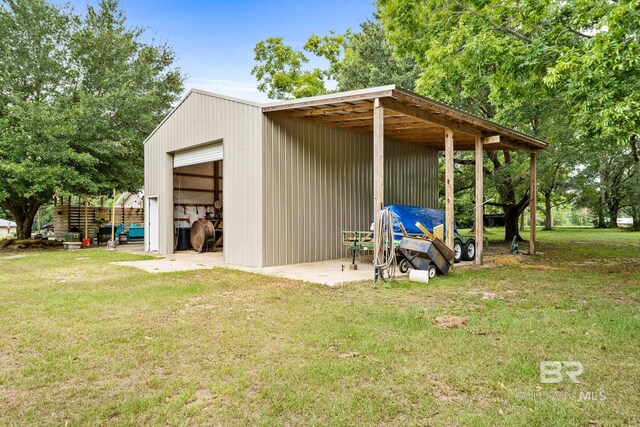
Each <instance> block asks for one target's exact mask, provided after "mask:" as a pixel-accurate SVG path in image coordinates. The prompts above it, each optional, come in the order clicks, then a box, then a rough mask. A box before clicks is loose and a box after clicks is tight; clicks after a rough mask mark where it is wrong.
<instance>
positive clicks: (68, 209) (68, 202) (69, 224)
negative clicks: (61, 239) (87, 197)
mask: <svg viewBox="0 0 640 427" xmlns="http://www.w3.org/2000/svg"><path fill="white" fill-rule="evenodd" d="M70 231H71V196H69V199H68V200H67V232H70Z"/></svg>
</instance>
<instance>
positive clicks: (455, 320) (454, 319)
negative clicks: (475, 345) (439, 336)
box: [434, 314, 469, 329]
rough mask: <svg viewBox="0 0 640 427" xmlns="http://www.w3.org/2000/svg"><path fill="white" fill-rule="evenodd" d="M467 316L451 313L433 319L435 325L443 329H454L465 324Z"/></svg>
mask: <svg viewBox="0 0 640 427" xmlns="http://www.w3.org/2000/svg"><path fill="white" fill-rule="evenodd" d="M467 320H469V318H468V317H458V316H452V315H449V314H448V315H446V316H438V317H436V318H435V319H434V321H435V324H436V326H439V327H441V328H444V329H456V328H459V327H460V326H462V325H466V324H467Z"/></svg>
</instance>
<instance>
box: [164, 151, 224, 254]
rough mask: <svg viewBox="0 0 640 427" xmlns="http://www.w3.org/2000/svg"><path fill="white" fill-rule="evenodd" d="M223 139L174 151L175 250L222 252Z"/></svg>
mask: <svg viewBox="0 0 640 427" xmlns="http://www.w3.org/2000/svg"><path fill="white" fill-rule="evenodd" d="M222 171H223V159H222V143H221V142H220V143H215V144H210V145H206V146H203V147H198V148H196V149H192V150H188V151H184V152H177V153H174V168H173V224H174V251H189V250H193V251H196V252H222V250H223V246H224V242H223V228H224V224H223V194H222V179H223V176H222V173H223V172H222Z"/></svg>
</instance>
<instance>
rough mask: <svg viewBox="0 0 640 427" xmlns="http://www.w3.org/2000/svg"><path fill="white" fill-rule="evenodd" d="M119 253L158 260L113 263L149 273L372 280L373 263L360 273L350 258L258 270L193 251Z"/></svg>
mask: <svg viewBox="0 0 640 427" xmlns="http://www.w3.org/2000/svg"><path fill="white" fill-rule="evenodd" d="M116 250H118V251H123V252H129V253H136V254H145V255H151V256H154V257H155V259H152V260H145V261H123V262H114V263H112V264H114V265H124V266H129V267H135V268H140V269H142V270H144V271H147V272H149V273H168V272H175V271H190V270H204V269H212V268H232V269H235V270H241V271H247V272H251V273H259V274H266V275H267V276H274V277H282V278H286V279H292V280H301V281H304V282H311V283H319V284H323V285H328V286H335V285H339V284H341V283H347V282H355V281H361V280H373V264H372V262H371V259H369V258H362V259H361V260H360V261H359V262H358V270H350V269H349V264H350V263H351V259H350V258H342V259H336V260H327V261H320V262H310V263H304V264H292V265H284V266H276V267H264V268H255V267H245V266H241V265H232V264H227V263H225V262H224V259H223V255H222V252H205V253H197V252H194V251H180V252H176V253H174V254H171V255H166V256H163V255H154V254H152V253H148V252H144V248H143V247H142V245H139V244H130V245H122V246H118V248H117V249H116Z"/></svg>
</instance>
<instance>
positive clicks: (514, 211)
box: [504, 206, 524, 242]
mask: <svg viewBox="0 0 640 427" xmlns="http://www.w3.org/2000/svg"><path fill="white" fill-rule="evenodd" d="M519 217H520V213H519V212H518V208H517V207H516V206H506V207H505V208H504V239H505V240H506V241H511V240H513V238H514V237H515V238H516V240H517V241H518V242H523V241H524V239H523V238H522V237H521V236H520V232H519V231H518V218H519Z"/></svg>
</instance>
